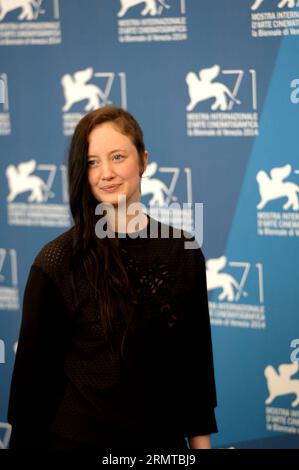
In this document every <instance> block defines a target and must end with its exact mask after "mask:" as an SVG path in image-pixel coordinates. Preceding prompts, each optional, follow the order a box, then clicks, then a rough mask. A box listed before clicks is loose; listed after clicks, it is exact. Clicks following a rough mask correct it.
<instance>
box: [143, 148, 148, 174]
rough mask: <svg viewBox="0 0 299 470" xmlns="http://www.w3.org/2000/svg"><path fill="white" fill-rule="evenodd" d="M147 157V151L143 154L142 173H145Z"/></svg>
mask: <svg viewBox="0 0 299 470" xmlns="http://www.w3.org/2000/svg"><path fill="white" fill-rule="evenodd" d="M148 156H149V153H148V151H147V150H145V151H144V154H143V173H144V172H145V170H146V167H147V162H148Z"/></svg>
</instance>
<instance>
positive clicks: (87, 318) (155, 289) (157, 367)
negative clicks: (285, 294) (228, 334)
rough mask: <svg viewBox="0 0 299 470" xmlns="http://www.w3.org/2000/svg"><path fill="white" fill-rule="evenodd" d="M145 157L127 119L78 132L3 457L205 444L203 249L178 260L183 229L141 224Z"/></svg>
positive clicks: (105, 118)
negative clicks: (64, 215)
mask: <svg viewBox="0 0 299 470" xmlns="http://www.w3.org/2000/svg"><path fill="white" fill-rule="evenodd" d="M147 160H148V153H147V152H146V151H145V147H144V142H143V134H142V130H141V129H140V126H139V125H138V123H137V122H136V120H135V119H134V118H133V116H132V115H131V114H129V113H128V112H126V111H124V110H123V109H121V108H116V107H113V106H107V107H104V108H101V109H98V110H96V111H93V112H91V113H89V114H87V115H86V116H84V117H83V118H82V119H81V121H80V122H79V124H78V125H77V127H76V129H75V132H74V136H73V139H72V142H71V146H70V152H69V164H68V172H69V173H68V176H69V193H70V207H71V211H72V215H73V218H74V226H73V227H72V228H71V229H70V230H68V231H67V232H65V233H63V234H62V235H60V236H59V237H57V238H56V239H55V240H53V241H51V242H50V243H48V244H47V245H46V246H45V247H44V248H43V249H42V250H41V251H40V253H39V254H38V255H37V257H36V258H35V260H34V263H33V265H32V267H31V270H30V274H29V278H28V281H27V285H26V289H25V294H24V303H23V317H22V324H21V331H20V338H19V343H18V351H17V355H16V361H15V366H14V372H13V379H12V384H11V391H10V401H9V411H8V418H9V419H8V421H9V422H10V423H11V425H12V436H11V442H10V448H15V449H17V448H30V447H31V448H38V447H40V448H88V449H100V448H102V449H106V448H107V449H108V448H111V447H112V448H113V447H124V448H129V447H132V448H134V447H138V448H141V449H144V450H149V449H151V448H152V449H153V448H155V449H160V450H162V449H170V448H174V449H187V442H186V438H187V439H188V440H189V444H190V446H191V448H210V446H211V444H210V434H211V433H213V432H217V425H216V421H215V416H214V407H215V406H216V392H215V382H214V372H213V357H212V345H211V332H210V322H209V311H208V302H207V289H206V277H205V261H204V257H203V254H202V252H201V250H200V248H199V247H198V245H197V247H196V248H195V249H185V245H184V243H185V241H186V237H185V236H184V232H183V231H181V230H178V229H174V228H173V227H171V226H167V225H165V224H162V223H160V222H158V221H156V220H155V219H153V218H152V217H149V216H148V215H146V214H144V213H142V211H141V210H140V211H139V212H138V210H137V213H138V214H139V217H138V224H137V225H136V224H135V222H136V212H135V213H134V212H133V213H132V212H130V208H132V207H133V208H134V209H136V207H137V209H138V208H139V209H141V206H142V205H141V203H140V196H141V194H140V182H141V176H142V174H143V172H144V171H145V168H146V165H147ZM99 203H100V205H99ZM103 208H104V209H105V210H103ZM124 210H125V211H124ZM132 214H133V215H132ZM99 215H100V217H99ZM134 217H135V219H134ZM165 229H169V236H168V237H167V238H166V237H165V236H162V232H163V230H165ZM163 233H165V232H163ZM153 234H154V236H153ZM185 235H186V234H185ZM193 241H195V240H193Z"/></svg>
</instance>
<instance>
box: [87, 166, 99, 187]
mask: <svg viewBox="0 0 299 470" xmlns="http://www.w3.org/2000/svg"><path fill="white" fill-rule="evenodd" d="M87 181H88V183H89V184H90V186H94V185H95V184H96V182H97V175H96V172H95V171H92V170H89V171H88V172H87Z"/></svg>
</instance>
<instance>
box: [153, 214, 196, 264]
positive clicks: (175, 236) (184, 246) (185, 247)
mask: <svg viewBox="0 0 299 470" xmlns="http://www.w3.org/2000/svg"><path fill="white" fill-rule="evenodd" d="M158 226H159V239H160V240H162V241H163V240H164V243H165V245H169V247H170V248H173V249H174V250H175V251H176V252H179V253H180V254H181V255H182V256H184V257H186V258H194V257H196V258H198V257H199V258H201V259H202V260H203V261H204V255H203V252H202V250H201V246H200V245H199V243H198V241H197V239H196V235H194V233H191V232H190V231H188V230H183V229H181V228H177V227H175V226H174V225H171V224H168V223H163V222H160V221H159V222H158Z"/></svg>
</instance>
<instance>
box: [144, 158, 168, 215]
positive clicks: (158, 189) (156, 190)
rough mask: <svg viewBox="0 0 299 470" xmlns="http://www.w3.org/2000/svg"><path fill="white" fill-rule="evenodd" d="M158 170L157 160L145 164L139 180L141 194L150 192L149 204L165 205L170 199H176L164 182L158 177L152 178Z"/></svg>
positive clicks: (145, 194)
mask: <svg viewBox="0 0 299 470" xmlns="http://www.w3.org/2000/svg"><path fill="white" fill-rule="evenodd" d="M157 170H158V164H157V162H151V163H149V164H148V165H147V167H146V170H145V172H144V173H143V175H142V180H141V195H142V196H147V195H148V194H151V195H152V197H151V198H150V200H149V203H148V204H149V205H150V206H167V205H168V203H169V202H170V201H176V200H177V198H176V196H173V195H172V194H171V193H170V191H169V188H168V187H167V186H166V184H164V183H163V181H161V180H160V179H158V178H152V176H154V174H155V173H156V172H157Z"/></svg>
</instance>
